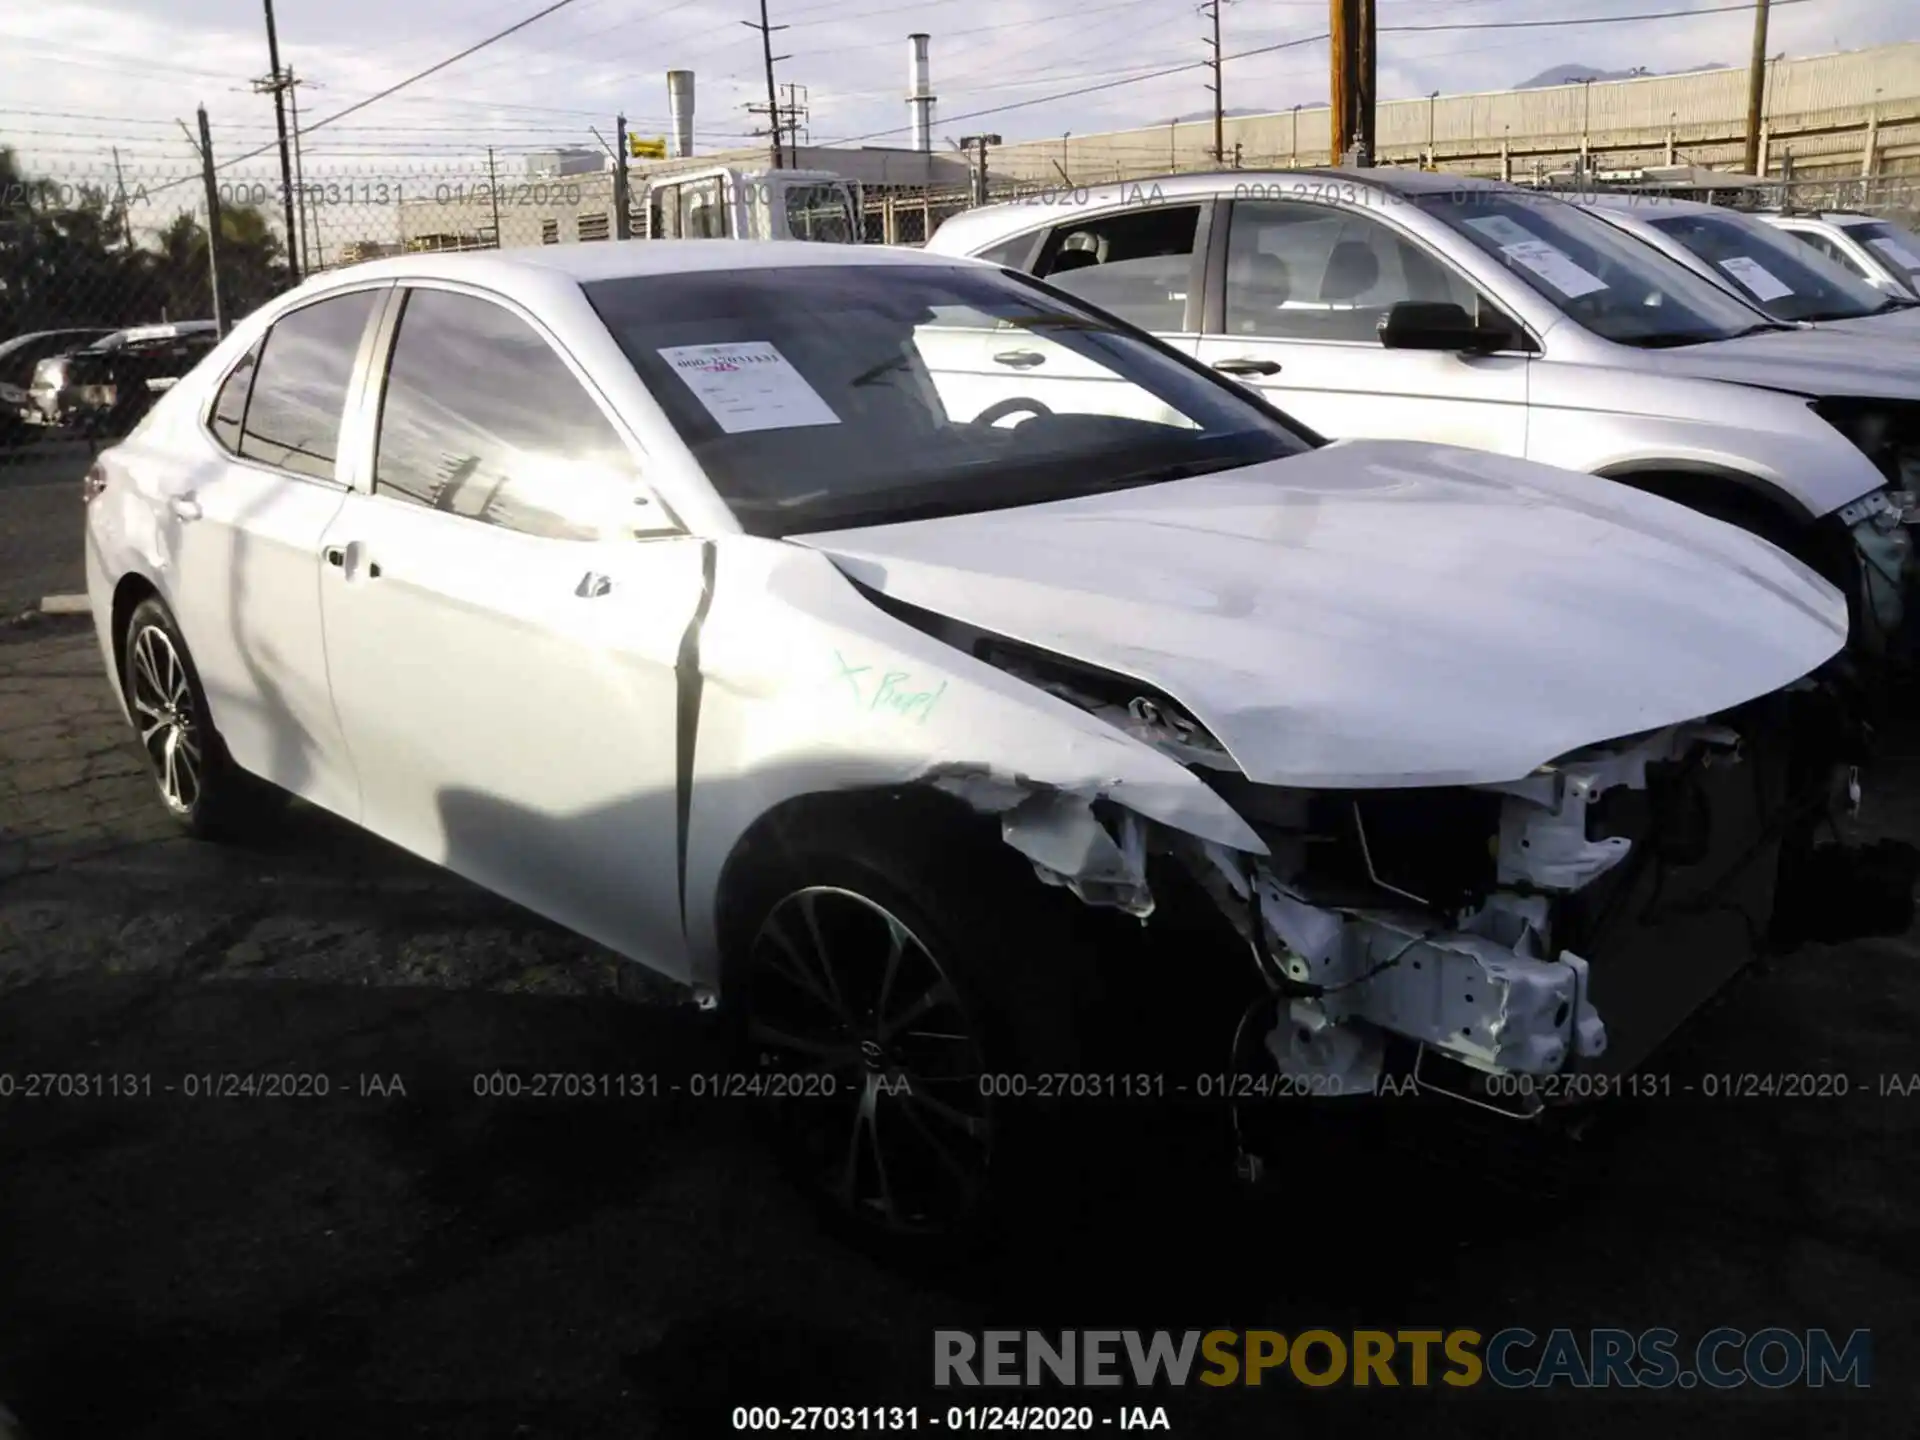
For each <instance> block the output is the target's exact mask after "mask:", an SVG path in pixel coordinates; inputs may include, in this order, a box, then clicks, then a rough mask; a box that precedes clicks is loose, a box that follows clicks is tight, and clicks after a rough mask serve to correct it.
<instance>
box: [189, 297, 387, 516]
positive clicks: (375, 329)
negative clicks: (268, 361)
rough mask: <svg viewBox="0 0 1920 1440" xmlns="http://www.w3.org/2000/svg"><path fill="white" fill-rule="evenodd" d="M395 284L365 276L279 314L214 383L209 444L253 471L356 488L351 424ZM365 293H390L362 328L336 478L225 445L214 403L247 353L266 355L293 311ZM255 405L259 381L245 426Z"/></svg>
mask: <svg viewBox="0 0 1920 1440" xmlns="http://www.w3.org/2000/svg"><path fill="white" fill-rule="evenodd" d="M394 284H395V282H393V281H392V280H373V281H366V280H362V281H360V282H358V283H356V284H349V285H342V286H340V287H338V288H337V289H333V290H329V291H327V292H326V293H325V294H324V295H315V296H312V297H311V298H302V300H301V301H300V303H299V304H298V305H289V306H287V308H286V309H284V310H281V311H278V312H276V313H275V314H274V315H273V317H272V318H271V319H269V320H268V321H267V322H266V324H265V325H264V326H263V327H262V328H261V330H260V332H259V333H258V334H257V335H255V336H254V337H253V338H252V339H251V340H249V341H248V342H247V344H246V345H245V346H244V347H242V349H241V350H240V352H239V353H238V354H237V355H235V356H234V358H233V360H232V361H231V362H230V363H229V364H228V365H227V367H226V368H225V369H224V370H222V371H221V372H220V378H219V379H218V380H216V381H214V383H213V384H212V385H211V386H210V387H208V391H207V396H206V399H205V400H204V401H202V402H201V405H200V412H199V421H200V434H201V436H202V438H204V439H205V440H206V442H207V443H208V444H209V445H211V446H213V448H214V449H215V451H217V452H218V453H219V455H220V458H221V459H222V460H225V461H226V462H227V463H228V464H232V465H245V466H246V467H247V468H248V469H250V470H258V471H261V472H262V473H264V474H267V475H277V476H280V477H282V478H284V479H288V480H299V481H301V482H303V483H304V484H308V485H320V486H324V487H325V488H327V489H329V490H339V491H342V492H345V491H347V490H351V489H352V488H353V486H352V483H351V477H350V475H349V476H346V477H343V475H342V471H343V469H345V468H346V466H347V461H348V455H349V449H348V445H349V440H350V439H351V438H354V437H353V432H352V429H351V427H352V426H353V424H354V422H355V419H356V417H357V415H358V413H359V408H360V390H361V387H362V385H363V384H364V383H365V379H366V367H367V364H368V362H369V361H370V360H371V359H372V356H373V340H374V337H375V336H376V335H377V334H378V333H379V330H380V326H381V324H382V322H383V321H384V320H385V318H386V313H387V310H388V309H389V308H390V306H391V300H392V291H393V289H394ZM362 291H374V292H386V293H385V294H383V295H381V297H380V298H378V299H376V300H375V301H374V306H373V314H372V315H370V316H369V317H368V324H367V325H366V327H365V328H364V329H363V330H362V331H361V332H360V347H359V349H357V350H356V351H355V352H354V356H353V368H352V369H351V370H349V371H348V372H347V393H346V396H345V397H344V398H343V400H342V401H341V406H340V434H339V437H338V440H337V442H336V446H337V448H336V449H335V450H334V455H333V477H332V478H331V479H328V478H326V477H323V476H319V475H303V474H301V473H300V472H299V471H298V470H289V469H287V468H286V467H285V466H283V465H275V464H272V463H271V462H269V461H266V460H260V459H256V458H255V457H253V456H251V455H242V454H241V453H240V452H239V451H238V450H229V449H228V448H227V447H226V446H225V445H224V444H222V443H221V440H220V437H219V436H218V435H217V434H215V433H214V429H213V407H214V406H215V405H218V404H219V403H220V392H221V391H222V390H224V389H226V386H227V381H229V380H231V379H232V378H233V372H234V371H235V370H238V369H239V368H240V364H241V362H242V361H243V360H245V359H246V358H247V356H249V355H251V354H252V353H253V352H254V350H255V349H256V348H258V349H260V350H261V353H262V354H263V355H264V354H265V353H266V352H265V349H264V346H265V344H266V340H267V337H268V336H269V335H271V334H272V333H273V329H274V327H275V326H276V325H278V324H279V323H280V322H281V321H282V320H284V319H286V318H287V317H288V316H289V315H293V314H296V313H298V312H299V311H302V310H309V309H311V308H313V306H315V305H320V304H324V303H325V302H326V301H328V300H338V299H340V298H341V297H342V296H345V295H357V294H360V293H361V292H362ZM259 378H260V377H259V372H258V371H256V372H255V374H254V379H255V381H258V379H259ZM252 409H253V385H252V384H249V385H248V386H247V403H246V406H245V408H244V409H242V410H241V412H240V415H241V420H240V423H241V428H242V429H243V430H244V429H245V427H246V415H247V412H248V411H250V410H252Z"/></svg>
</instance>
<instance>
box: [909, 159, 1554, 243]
mask: <svg viewBox="0 0 1920 1440" xmlns="http://www.w3.org/2000/svg"><path fill="white" fill-rule="evenodd" d="M1329 182H1334V183H1337V184H1339V185H1342V186H1365V187H1366V188H1368V189H1370V190H1375V191H1380V192H1383V193H1386V194H1390V195H1439V194H1447V193H1456V192H1459V191H1462V190H1487V191H1503V190H1504V191H1517V190H1519V189H1520V188H1521V187H1519V186H1517V185H1512V184H1509V183H1507V182H1506V181H1504V180H1489V179H1483V178H1482V177H1480V176H1477V175H1453V174H1448V173H1446V172H1444V171H1432V170H1414V169H1411V168H1405V167H1400V166H1393V165H1386V166H1376V167H1371V168H1369V169H1365V170H1350V169H1337V168H1335V167H1333V166H1303V167H1301V168H1298V169H1292V170H1202V171H1186V172H1184V173H1182V174H1177V175H1144V176H1141V177H1140V178H1139V179H1137V180H1120V181H1115V182H1113V183H1112V184H1106V185H1093V186H1086V187H1081V188H1073V187H1067V186H1064V185H1063V186H1059V187H1056V188H1055V190H1054V191H1053V192H1051V193H1054V194H1057V195H1061V196H1064V197H1067V198H1065V199H1063V200H1061V201H1060V202H1059V203H1058V205H1057V208H1058V209H1059V210H1063V211H1068V212H1079V211H1085V212H1088V213H1091V212H1093V211H1096V210H1103V209H1106V208H1108V207H1109V206H1114V205H1125V204H1127V203H1128V202H1129V201H1130V200H1134V199H1137V198H1139V197H1140V196H1142V195H1151V196H1152V197H1153V198H1154V199H1155V200H1156V201H1158V200H1187V199H1193V200H1205V199H1208V198H1210V197H1214V196H1219V195H1232V194H1234V193H1236V192H1240V193H1246V192H1248V191H1251V192H1252V193H1253V194H1254V195H1255V196H1256V197H1258V198H1267V199H1273V198H1280V196H1279V194H1273V195H1267V196H1260V191H1261V189H1262V188H1263V187H1264V188H1266V189H1269V190H1272V189H1274V187H1286V186H1291V185H1294V184H1300V185H1302V186H1309V187H1310V186H1313V185H1318V186H1320V187H1322V188H1324V187H1326V186H1327V185H1328V184H1329ZM1047 193H1048V192H1043V193H1042V196H1041V197H1040V203H1039V204H1036V203H1035V202H1034V198H1033V197H1031V196H1028V197H1023V198H1017V199H1013V200H1006V201H1002V202H1001V203H999V204H997V205H984V206H981V207H980V208H978V209H975V210H966V211H962V212H961V213H960V214H958V215H955V216H954V217H953V218H952V219H950V220H948V221H947V222H946V223H945V224H943V225H942V226H941V227H940V233H941V234H942V235H943V236H944V237H945V240H944V242H943V248H945V245H946V244H952V243H954V242H955V241H958V242H959V243H960V244H961V245H962V246H963V247H964V248H966V249H968V250H978V249H980V248H982V247H984V246H986V245H990V244H992V243H993V242H994V241H995V240H997V239H999V238H1000V237H1002V236H1013V235H1018V234H1020V233H1022V232H1023V231H1026V230H1030V229H1034V228H1036V227H1038V226H1040V225H1043V224H1046V223H1048V220H1047V217H1048V215H1049V214H1050V213H1052V211H1053V209H1054V208H1056V207H1050V206H1049V205H1048V204H1047V203H1046V196H1047ZM1306 193H1311V191H1310V190H1309V191H1307V192H1306ZM1082 195H1084V196H1085V197H1086V198H1085V200H1084V201H1082V200H1080V199H1079V198H1078V197H1080V196H1082Z"/></svg>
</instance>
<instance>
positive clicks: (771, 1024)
mask: <svg viewBox="0 0 1920 1440" xmlns="http://www.w3.org/2000/svg"><path fill="white" fill-rule="evenodd" d="M995 848H998V847H997V846H996V847H995ZM1013 859H1014V857H1013V856H1012V852H1010V851H1006V852H1004V853H1003V854H1002V855H994V854H991V853H987V847H985V846H983V845H980V844H977V843H975V842H974V841H973V840H972V838H971V837H969V838H967V839H961V840H956V839H954V838H952V837H951V836H949V840H948V842H947V844H945V845H944V846H943V845H941V844H940V843H939V842H936V841H934V840H933V839H932V838H931V837H930V836H929V835H928V834H927V833H926V832H924V831H920V830H919V829H918V827H916V826H895V825H891V824H887V823H872V822H869V823H866V824H863V825H848V824H843V823H836V822H833V821H827V822H825V823H822V824H820V825H819V826H818V827H814V826H809V827H808V830H807V833H806V837H805V840H804V841H803V842H802V845H801V846H800V847H799V848H796V849H789V850H787V851H786V853H784V854H782V855H781V856H780V857H779V858H778V859H777V861H773V862H772V863H769V864H767V865H766V866H765V867H764V868H763V871H762V873H761V875H760V877H759V881H758V883H757V884H756V885H755V887H754V892H755V893H754V895H753V897H752V898H751V899H750V900H749V902H748V904H749V914H750V916H751V920H752V923H751V924H750V925H743V926H742V927H741V928H740V930H739V931H738V933H739V934H740V935H741V936H742V937H744V943H743V944H741V945H739V946H738V947H737V948H738V953H737V954H736V955H735V956H734V957H733V958H732V961H731V967H730V968H731V971H732V974H733V976H734V979H733V981H732V982H731V983H732V984H733V985H735V986H737V991H736V993H735V994H734V996H732V997H731V999H730V1006H731V1008H732V1009H733V1010H734V1014H735V1019H736V1022H737V1024H738V1027H739V1032H740V1033H739V1038H740V1040H741V1042H742V1053H743V1054H744V1056H745V1058H746V1059H747V1061H748V1062H749V1063H751V1065H752V1066H753V1067H754V1068H753V1070H752V1071H751V1072H750V1077H749V1078H748V1080H747V1081H746V1082H745V1084H746V1085H747V1087H748V1089H749V1091H750V1093H751V1094H753V1096H754V1098H755V1099H756V1100H757V1101H758V1102H759V1103H760V1104H761V1107H762V1113H763V1115H764V1116H765V1118H767V1119H768V1120H770V1121H771V1122H772V1123H771V1124H770V1125H769V1126H768V1127H767V1131H768V1134H769V1137H770V1138H771V1139H772V1140H773V1142H774V1145H775V1148H776V1150H777V1151H778V1153H779V1154H780V1156H781V1158H782V1159H783V1161H784V1162H785V1164H786V1166H787V1168H788V1169H789V1171H790V1173H791V1174H792V1175H793V1177H794V1179H795V1180H796V1181H797V1182H798V1183H799V1185H800V1186H801V1188H802V1189H803V1190H805V1191H806V1192H807V1193H808V1194H809V1195H810V1197H811V1198H812V1199H813V1200H814V1201H815V1202H816V1203H817V1204H818V1205H819V1206H821V1207H822V1209H823V1210H824V1212H825V1214H826V1215H827V1217H828V1219H829V1222H830V1223H831V1224H832V1225H833V1226H834V1228H836V1229H838V1230H839V1231H841V1232H842V1233H843V1234H846V1235H847V1236H848V1237H849V1238H851V1239H854V1240H855V1241H856V1242H858V1243H861V1244H863V1245H865V1246H867V1247H868V1248H870V1249H875V1250H879V1251H881V1252H883V1253H885V1254H887V1255H888V1256H889V1258H894V1259H903V1260H909V1261H930V1262H934V1263H939V1262H941V1261H944V1260H960V1259H962V1258H964V1257H965V1256H967V1255H969V1254H972V1253H974V1252H975V1251H977V1250H978V1249H979V1248H980V1247H981V1246H982V1245H985V1244H990V1243H992V1242H993V1241H994V1240H995V1239H996V1238H998V1237H999V1236H1001V1235H1002V1234H1003V1232H1004V1231H1005V1229H1006V1226H1007V1222H1008V1221H1009V1220H1011V1219H1013V1218H1014V1217H1015V1216H1022V1217H1027V1216H1031V1215H1032V1214H1033V1212H1034V1208H1035V1206H1036V1205H1038V1204H1041V1203H1044V1202H1046V1201H1048V1200H1055V1201H1057V1200H1061V1199H1065V1198H1067V1192H1066V1191H1065V1190H1064V1189H1063V1188H1062V1186H1061V1183H1060V1182H1062V1181H1064V1180H1065V1179H1066V1178H1067V1176H1068V1174H1069V1173H1070V1172H1071V1170H1072V1169H1073V1168H1074V1167H1073V1166H1072V1164H1071V1162H1070V1161H1069V1160H1068V1159H1067V1157H1068V1156H1069V1155H1070V1154H1072V1153H1073V1152H1074V1151H1075V1150H1076V1148H1077V1138H1076V1137H1077V1136H1081V1135H1084V1133H1085V1132H1084V1130H1083V1129H1082V1128H1081V1127H1080V1126H1078V1125H1077V1124H1076V1123H1074V1122H1075V1121H1076V1119H1077V1118H1078V1117H1076V1116H1075V1115H1074V1114H1073V1113H1072V1107H1069V1106H1065V1105H1063V1104H1061V1103H1060V1101H1061V1098H1062V1097H1061V1096H1060V1095H1059V1094H1057V1093H1055V1092H1056V1091H1058V1090H1060V1089H1062V1088H1064V1087H1062V1086H1061V1084H1060V1082H1059V1080H1058V1079H1057V1078H1055V1077H1059V1076H1062V1075H1065V1074H1068V1073H1071V1072H1073V1070H1074V1063H1075V1058H1076V1057H1077V1056H1078V1054H1079V1053H1080V1050H1081V1045H1080V1036H1079V1034H1078V1025H1079V1021H1080V1018H1081V1015H1082V1014H1083V1012H1084V1010H1085V1005H1084V1002H1085V1001H1086V1000H1087V999H1088V998H1090V997H1089V996H1088V995H1087V994H1086V992H1085V990H1084V989H1083V988H1082V986H1083V984H1084V980H1085V975H1086V971H1085V969H1084V967H1083V965H1082V964H1081V962H1080V948H1079V946H1078V945H1077V944H1076V943H1075V940H1074V938H1073V934H1072V929H1073V927H1072V926H1071V924H1070V923H1069V922H1070V920H1071V916H1070V914H1068V913H1066V912H1064V911H1062V910H1061V909H1060V908H1058V907H1057V906H1056V905H1054V904H1053V903H1052V902H1055V901H1060V900H1065V897H1064V896H1063V895H1061V893H1060V892H1058V891H1045V890H1043V887H1041V886H1040V885H1039V884H1038V883H1037V882H1036V881H1035V880H1034V878H1033V875H1032V871H1031V870H1030V869H1029V868H1027V867H1026V866H1024V865H1020V864H1015V863H1008V862H1010V861H1012V860H1013ZM1074 903H1075V902H1072V901H1070V900H1067V901H1066V904H1067V905H1069V906H1071V905H1073V904H1074Z"/></svg>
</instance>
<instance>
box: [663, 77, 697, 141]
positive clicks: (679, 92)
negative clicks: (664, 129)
mask: <svg viewBox="0 0 1920 1440" xmlns="http://www.w3.org/2000/svg"><path fill="white" fill-rule="evenodd" d="M667 114H668V115H669V116H671V117H672V120H673V135H672V137H671V138H670V139H669V141H668V143H667V154H668V155H669V156H671V157H672V158H674V159H676V160H682V159H685V158H686V157H687V156H689V155H691V154H693V72H692V71H691V70H669V71H667Z"/></svg>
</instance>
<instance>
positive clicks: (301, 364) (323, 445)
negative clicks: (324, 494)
mask: <svg viewBox="0 0 1920 1440" xmlns="http://www.w3.org/2000/svg"><path fill="white" fill-rule="evenodd" d="M380 293H381V292H379V291H374V290H356V291H354V292H353V293H351V294H349V295H336V296H334V297H333V298H332V299H330V300H321V301H318V302H316V303H315V304H312V305H306V306H303V307H302V308H300V309H298V310H295V311H293V312H292V313H291V314H289V315H287V316H286V317H285V318H283V319H282V320H280V321H279V323H277V324H276V325H275V326H274V327H273V329H271V330H269V331H268V332H267V338H266V341H265V344H264V347H263V348H262V350H261V352H260V360H259V364H258V367H257V373H256V374H255V376H254V380H253V394H252V398H251V399H249V400H248V401H247V405H246V411H245V416H244V419H243V421H242V423H241V427H240V453H241V454H242V455H244V456H245V457H246V458H247V459H249V460H258V461H260V462H261V463H262V464H266V465H276V466H278V467H280V468H281V469H283V470H291V471H293V472H294V473H295V474H296V475H310V476H312V477H314V478H316V479H321V480H331V479H332V478H333V462H334V456H335V455H336V454H337V453H338V451H339V448H340V416H341V412H342V411H343V410H345V409H346V403H347V382H348V381H349V380H350V379H351V378H352V375H353V362H354V357H355V356H356V355H358V354H359V351H360V339H361V336H362V335H364V334H365V333H366V328H367V321H368V320H369V319H370V318H371V317H372V315H373V312H374V306H375V303H376V302H377V300H378V299H379V296H380ZM216 433H218V427H217V426H216Z"/></svg>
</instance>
